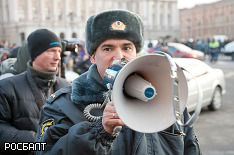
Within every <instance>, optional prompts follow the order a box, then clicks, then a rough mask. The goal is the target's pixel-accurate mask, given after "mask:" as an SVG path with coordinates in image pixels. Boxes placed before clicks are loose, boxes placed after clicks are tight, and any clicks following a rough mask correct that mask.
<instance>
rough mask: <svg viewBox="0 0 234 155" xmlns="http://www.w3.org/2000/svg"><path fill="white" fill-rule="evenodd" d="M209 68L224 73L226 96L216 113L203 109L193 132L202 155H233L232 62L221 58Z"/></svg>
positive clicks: (233, 92)
mask: <svg viewBox="0 0 234 155" xmlns="http://www.w3.org/2000/svg"><path fill="white" fill-rule="evenodd" d="M206 62H207V63H208V64H209V65H210V66H212V67H215V68H220V69H222V70H223V71H224V74H225V80H226V94H225V95H224V96H223V105H222V107H221V109H219V110H218V111H208V110H207V109H203V110H202V112H201V114H200V117H199V119H198V120H197V122H196V123H195V125H194V127H195V131H196V134H197V137H198V140H199V143H200V147H201V150H202V154H203V155H234V121H233V119H234V101H233V100H234V61H231V58H229V57H225V56H221V57H219V61H218V62H217V63H215V64H211V63H209V62H208V60H207V61H206Z"/></svg>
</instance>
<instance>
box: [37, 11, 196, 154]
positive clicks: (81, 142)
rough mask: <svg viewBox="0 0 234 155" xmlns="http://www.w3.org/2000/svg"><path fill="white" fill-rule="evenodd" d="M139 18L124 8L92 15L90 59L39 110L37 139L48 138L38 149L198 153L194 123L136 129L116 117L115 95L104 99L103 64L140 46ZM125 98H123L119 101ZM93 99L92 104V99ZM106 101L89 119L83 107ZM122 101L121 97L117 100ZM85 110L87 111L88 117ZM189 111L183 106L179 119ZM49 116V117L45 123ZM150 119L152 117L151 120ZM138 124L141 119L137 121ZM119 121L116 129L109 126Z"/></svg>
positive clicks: (88, 34) (88, 29)
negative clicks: (150, 130) (156, 129)
mask: <svg viewBox="0 0 234 155" xmlns="http://www.w3.org/2000/svg"><path fill="white" fill-rule="evenodd" d="M143 31H144V30H143V24H142V21H141V18H140V17H139V16H138V15H137V14H135V13H132V12H129V11H127V10H110V11H104V12H101V13H98V14H96V15H93V16H91V17H90V18H89V19H88V21H87V24H86V49H87V52H88V54H89V55H90V56H91V62H92V65H91V66H90V68H89V70H88V71H87V72H86V73H83V74H82V75H81V76H80V77H78V78H77V79H75V80H74V81H73V83H72V86H71V87H66V88H62V89H60V90H59V91H57V92H56V93H55V95H54V97H53V98H52V97H50V98H49V99H48V102H47V103H46V105H45V106H44V107H43V109H42V110H41V115H40V125H39V127H38V130H37V142H46V143H47V144H46V146H45V150H43V151H37V154H60V155H61V154H64V155H78V154H79V155H107V154H108V155H156V154H158V155H182V154H185V155H198V154H199V153H200V150H199V145H198V143H197V139H196V137H195V134H194V130H193V128H183V127H181V126H179V125H178V124H176V123H174V124H173V125H172V126H171V127H170V128H168V129H166V130H164V131H162V132H156V133H140V132H137V131H134V130H132V129H131V128H129V127H128V126H126V125H125V124H124V123H123V121H122V120H121V119H120V118H119V116H118V114H117V113H116V110H115V104H114V103H113V101H108V100H105V99H106V98H105V94H106V92H107V91H108V88H107V86H106V85H105V84H104V82H103V81H104V74H105V71H106V69H107V68H108V67H109V66H110V65H111V64H112V62H113V61H114V60H122V58H125V60H127V61H131V60H133V59H135V58H136V56H137V53H138V52H140V50H141V49H142V47H143ZM123 102H124V101H123ZM93 103H95V104H93ZM96 103H99V104H104V103H106V105H105V106H104V107H103V109H100V110H94V111H92V112H91V113H92V115H94V116H100V117H99V119H98V118H97V117H96V118H97V119H90V118H91V117H89V116H90V115H86V114H87V113H86V110H85V111H84V109H85V108H86V107H87V106H88V107H89V106H90V105H92V106H96V105H97V104H96ZM121 104H124V103H121ZM86 116H88V117H86ZM188 119H189V114H188V112H187V111H186V110H185V112H184V115H183V120H182V121H187V120H188ZM48 122H49V123H48ZM152 123H153V122H152ZM139 125H140V124H139ZM116 126H122V129H121V131H120V132H119V134H115V132H113V130H114V128H115V127H116Z"/></svg>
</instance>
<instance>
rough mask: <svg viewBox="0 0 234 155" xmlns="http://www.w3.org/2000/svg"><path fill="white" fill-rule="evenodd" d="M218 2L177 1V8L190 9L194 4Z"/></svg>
mask: <svg viewBox="0 0 234 155" xmlns="http://www.w3.org/2000/svg"><path fill="white" fill-rule="evenodd" d="M217 1H220V0H178V8H179V9H183V8H191V7H193V6H195V5H196V4H204V3H212V2H217Z"/></svg>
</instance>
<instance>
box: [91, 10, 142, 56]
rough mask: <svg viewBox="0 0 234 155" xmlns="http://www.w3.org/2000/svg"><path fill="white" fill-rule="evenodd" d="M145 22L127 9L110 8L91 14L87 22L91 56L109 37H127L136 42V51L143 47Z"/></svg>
mask: <svg viewBox="0 0 234 155" xmlns="http://www.w3.org/2000/svg"><path fill="white" fill-rule="evenodd" d="M143 31H144V28H143V23H142V20H141V18H140V17H139V16H138V15H137V14H135V13H133V12H130V11H127V10H110V11H104V12H101V13H99V14H96V15H93V16H91V17H90V18H89V19H88V21H87V24H86V49H87V52H88V53H89V55H90V56H91V55H92V54H93V53H94V52H95V51H96V49H97V47H98V46H99V45H100V44H101V43H102V42H104V41H105V40H107V39H127V40H130V41H132V42H133V43H134V45H135V47H136V51H137V52H140V50H141V49H142V47H143V33H144V32H143Z"/></svg>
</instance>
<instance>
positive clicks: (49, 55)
mask: <svg viewBox="0 0 234 155" xmlns="http://www.w3.org/2000/svg"><path fill="white" fill-rule="evenodd" d="M61 52H62V49H61V48H60V47H52V48H49V49H47V50H46V51H45V52H43V53H41V54H40V55H38V56H37V57H36V58H35V59H34V61H33V64H32V65H33V68H35V69H36V70H39V71H43V72H54V71H56V69H57V67H58V64H59V61H60V60H61V56H60V55H61Z"/></svg>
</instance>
